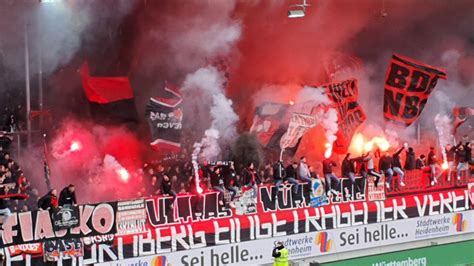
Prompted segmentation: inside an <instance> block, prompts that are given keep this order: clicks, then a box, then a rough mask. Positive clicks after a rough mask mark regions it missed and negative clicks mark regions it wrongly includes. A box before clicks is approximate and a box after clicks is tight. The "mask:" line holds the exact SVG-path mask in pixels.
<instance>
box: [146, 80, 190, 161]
mask: <svg viewBox="0 0 474 266" xmlns="http://www.w3.org/2000/svg"><path fill="white" fill-rule="evenodd" d="M165 91H168V92H170V93H171V94H172V95H174V96H175V97H174V98H158V97H153V98H150V102H149V103H148V105H147V106H146V116H147V121H148V125H149V126H150V129H151V136H152V142H151V143H150V145H151V146H152V147H153V148H154V149H157V150H167V151H169V152H179V150H180V148H181V144H180V138H181V129H182V127H183V124H182V121H183V108H182V107H181V104H182V101H183V99H182V98H181V95H180V94H179V93H178V91H177V89H176V88H174V87H172V86H171V85H168V84H167V85H166V87H165Z"/></svg>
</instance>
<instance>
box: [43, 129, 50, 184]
mask: <svg viewBox="0 0 474 266" xmlns="http://www.w3.org/2000/svg"><path fill="white" fill-rule="evenodd" d="M43 155H44V180H45V182H46V187H47V188H48V191H50V190H51V171H50V169H49V163H48V145H47V144H46V133H45V134H43Z"/></svg>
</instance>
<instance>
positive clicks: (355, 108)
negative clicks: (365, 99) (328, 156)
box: [322, 79, 366, 154]
mask: <svg viewBox="0 0 474 266" xmlns="http://www.w3.org/2000/svg"><path fill="white" fill-rule="evenodd" d="M322 87H323V88H325V89H326V93H327V95H328V97H329V99H330V100H331V101H332V103H333V104H332V107H334V108H335V109H336V110H337V114H338V119H337V120H338V121H337V122H338V124H339V130H338V132H337V134H336V135H337V140H336V141H335V142H334V146H333V151H334V152H335V153H338V154H345V153H346V152H347V149H348V148H349V145H350V144H351V140H352V135H354V131H355V130H356V129H357V128H358V127H359V126H360V125H361V124H362V123H363V122H364V121H365V119H366V116H365V113H364V111H363V110H362V107H361V106H360V105H359V103H358V102H357V99H358V97H359V85H358V81H357V79H348V80H345V81H341V82H333V83H330V84H326V85H323V86H322Z"/></svg>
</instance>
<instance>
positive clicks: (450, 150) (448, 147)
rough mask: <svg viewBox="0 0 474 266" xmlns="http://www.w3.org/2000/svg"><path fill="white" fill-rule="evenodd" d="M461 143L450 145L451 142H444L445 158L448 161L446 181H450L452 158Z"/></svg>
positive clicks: (452, 167)
mask: <svg viewBox="0 0 474 266" xmlns="http://www.w3.org/2000/svg"><path fill="white" fill-rule="evenodd" d="M460 145H461V143H459V144H458V145H457V146H454V147H453V146H451V144H446V147H445V148H444V151H445V153H446V160H447V161H448V181H451V175H452V171H453V169H454V160H455V157H456V149H457V148H459V146H460Z"/></svg>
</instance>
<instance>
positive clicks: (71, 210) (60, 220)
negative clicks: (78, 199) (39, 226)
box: [51, 205, 79, 231]
mask: <svg viewBox="0 0 474 266" xmlns="http://www.w3.org/2000/svg"><path fill="white" fill-rule="evenodd" d="M51 216H52V218H53V229H54V231H59V230H64V229H69V228H74V227H78V226H79V207H77V206H71V205H64V206H63V207H62V208H56V209H53V210H52V215H51Z"/></svg>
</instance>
